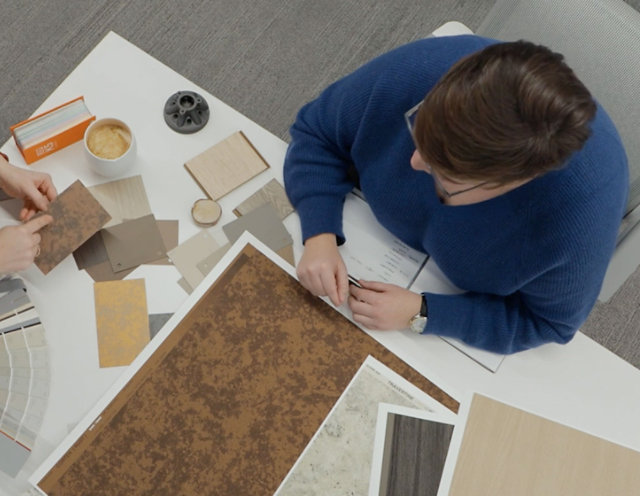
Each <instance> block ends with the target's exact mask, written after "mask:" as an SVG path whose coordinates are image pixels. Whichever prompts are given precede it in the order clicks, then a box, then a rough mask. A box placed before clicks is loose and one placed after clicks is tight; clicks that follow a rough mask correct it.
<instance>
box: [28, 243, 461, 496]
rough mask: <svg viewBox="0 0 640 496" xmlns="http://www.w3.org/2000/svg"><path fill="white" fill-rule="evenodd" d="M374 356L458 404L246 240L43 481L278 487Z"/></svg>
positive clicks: (216, 489) (53, 486) (64, 487)
mask: <svg viewBox="0 0 640 496" xmlns="http://www.w3.org/2000/svg"><path fill="white" fill-rule="evenodd" d="M367 355H372V356H374V357H375V358H377V359H378V360H380V361H381V362H383V363H385V364H386V365H387V366H389V367H390V368H392V369H393V370H395V371H396V372H398V373H399V374H401V375H402V376H404V377H405V378H407V379H408V380H409V381H411V382H412V383H413V384H415V385H416V386H417V387H419V388H421V389H423V390H424V391H427V392H428V393H429V394H431V395H432V396H433V397H435V398H436V399H438V400H439V401H441V402H442V403H443V404H445V405H447V406H448V407H449V408H451V409H452V410H457V407H458V404H457V403H456V402H455V400H453V399H452V398H450V397H449V396H447V395H446V394H445V393H444V392H443V391H442V390H440V389H438V388H437V387H436V386H434V385H433V384H432V383H431V382H429V381H428V380H427V379H425V378H424V377H422V376H421V375H420V374H418V373H417V372H416V371H415V370H413V369H411V368H410V367H409V366H408V365H407V364H405V363H404V362H403V361H401V360H400V359H399V358H398V357H396V356H395V355H393V354H392V353H391V352H390V351H388V350H387V349H385V348H384V347H382V346H381V345H380V344H379V343H377V342H376V341H375V340H374V339H372V338H370V337H369V336H368V335H367V334H366V333H364V332H363V331H361V330H360V329H359V328H358V327H356V326H355V325H353V324H352V323H350V322H349V321H348V320H347V319H345V318H344V317H343V316H342V315H340V314H339V313H337V312H336V311H335V310H334V309H333V308H331V307H330V306H329V305H327V304H325V303H324V302H323V301H321V300H320V299H318V298H315V297H313V296H311V295H310V294H309V293H308V292H307V291H306V290H305V289H304V288H302V286H300V285H299V284H298V282H297V281H295V279H293V278H292V277H290V276H289V275H288V274H287V273H286V272H284V271H283V270H282V269H280V268H279V267H278V266H277V265H276V264H274V263H273V262H272V261H271V260H269V259H268V258H267V257H265V256H264V255H262V254H261V253H260V252H258V251H257V250H256V249H255V248H253V247H251V246H247V247H246V248H245V249H244V250H243V252H242V253H241V254H240V255H239V256H238V257H237V258H236V260H235V261H234V262H232V264H231V265H230V266H229V267H228V268H227V270H226V271H225V273H224V274H223V275H222V276H220V278H218V280H217V281H216V282H215V283H214V284H213V285H212V286H211V288H209V290H208V291H207V292H206V293H205V294H204V295H203V296H202V297H201V298H200V300H199V301H197V302H196V303H195V304H194V306H193V308H192V309H191V311H190V312H189V313H188V314H187V315H186V316H185V318H184V319H183V320H182V321H181V322H180V323H179V324H177V326H176V327H175V328H174V330H173V332H172V333H171V334H170V335H169V336H168V337H167V338H166V339H165V341H164V342H163V343H162V344H161V345H160V346H159V348H158V349H157V350H156V351H155V352H154V353H153V355H152V356H151V357H150V358H149V360H148V361H147V362H146V363H145V364H144V365H143V366H142V367H141V368H140V369H139V370H138V371H137V372H136V374H135V375H134V376H133V377H132V379H131V380H130V381H129V382H128V384H127V385H126V386H125V387H124V388H123V389H122V390H121V391H120V393H119V394H118V396H116V398H115V399H114V400H113V401H112V402H111V403H110V404H109V406H108V407H107V408H106V409H105V410H104V411H103V412H102V414H101V416H100V421H99V422H97V423H96V425H95V426H94V427H93V428H92V430H88V431H87V432H85V433H84V434H83V435H82V436H81V437H80V438H79V439H78V441H77V442H76V443H75V444H74V445H73V446H72V447H71V449H70V450H69V451H68V452H67V453H66V454H65V455H64V456H63V457H62V458H61V459H60V460H59V461H58V463H57V465H55V466H54V467H53V468H52V469H51V470H50V471H49V473H48V474H47V475H46V476H45V477H44V478H43V479H42V480H41V481H40V483H39V486H40V487H41V488H42V489H43V490H44V491H45V492H47V494H50V495H51V496H58V495H78V494H91V495H93V496H99V495H113V494H127V495H157V494H194V495H195V494H197V495H201V494H223V495H249V494H250V495H252V496H255V495H271V494H272V493H273V492H274V491H275V490H276V488H277V487H278V485H279V484H280V482H281V481H282V479H283V478H284V477H285V475H286V474H287V472H288V471H289V469H290V468H291V466H292V465H293V463H294V462H295V461H296V459H297V458H298V456H299V455H300V453H301V452H302V450H303V449H304V447H305V446H306V444H307V443H308V442H309V440H310V439H311V437H312V436H313V434H314V433H315V431H316V430H317V429H318V427H319V426H320V424H321V423H322V421H323V419H324V418H325V417H326V415H327V414H328V413H329V410H330V409H331V407H332V406H333V404H334V403H335V402H336V401H337V399H338V397H339V396H340V394H341V393H342V391H343V390H344V389H345V387H346V386H347V385H348V383H349V381H350V380H351V378H352V377H353V375H354V374H355V373H356V371H357V370H358V368H359V367H360V365H361V364H362V362H363V361H364V359H365V358H366V356H367Z"/></svg>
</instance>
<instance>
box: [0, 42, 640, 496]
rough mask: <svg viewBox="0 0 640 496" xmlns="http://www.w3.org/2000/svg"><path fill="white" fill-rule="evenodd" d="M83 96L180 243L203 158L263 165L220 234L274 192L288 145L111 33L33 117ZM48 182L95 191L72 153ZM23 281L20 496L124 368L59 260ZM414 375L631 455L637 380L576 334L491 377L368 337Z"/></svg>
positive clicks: (155, 306) (420, 342)
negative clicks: (37, 319) (188, 97)
mask: <svg viewBox="0 0 640 496" xmlns="http://www.w3.org/2000/svg"><path fill="white" fill-rule="evenodd" d="M178 90H193V91H196V92H199V93H200V94H202V95H203V96H204V97H205V98H206V100H207V101H208V103H209V106H210V108H211V118H210V121H209V123H208V124H207V126H206V127H205V128H204V129H203V130H201V131H199V132H198V133H195V134H192V135H181V134H178V133H175V132H174V131H172V130H171V129H169V127H168V126H167V125H166V124H165V122H164V119H163V115H162V108H163V106H164V103H165V101H166V99H167V98H168V97H169V96H170V95H171V94H173V93H174V92H176V91H178ZM79 95H84V96H85V101H86V103H87V105H88V107H89V109H90V110H91V112H92V113H93V114H95V115H96V116H97V117H108V116H113V117H117V118H120V119H122V120H124V121H125V122H127V123H129V125H130V126H131V128H132V130H133V132H134V133H135V135H136V138H137V140H138V161H137V163H136V165H135V167H134V169H133V170H132V171H131V172H130V173H129V174H128V175H135V174H142V176H143V180H144V184H145V187H146V190H147V193H148V196H149V200H150V204H151V208H152V211H153V213H154V214H155V216H156V218H157V219H178V220H179V222H180V233H179V234H180V242H182V241H184V240H186V239H187V238H188V237H190V236H192V235H193V234H195V233H196V232H198V230H199V229H200V228H199V227H197V226H196V225H195V223H194V222H193V221H192V219H191V217H190V208H191V205H192V204H193V202H194V201H195V200H196V199H197V198H201V197H204V194H203V193H202V191H201V190H200V188H199V186H198V185H197V184H196V183H195V181H193V179H192V178H191V176H190V175H189V174H188V173H187V172H186V170H185V169H184V167H183V164H184V162H185V161H186V160H187V159H189V158H191V157H192V156H194V155H196V154H197V153H199V152H200V151H202V150H204V149H205V148H207V147H209V146H211V145H212V144H214V143H216V142H218V141H220V140H221V139H223V138H225V137H227V136H228V135H230V134H231V133H233V132H234V131H237V130H239V129H240V130H242V131H243V132H244V133H245V134H246V135H247V136H248V138H249V139H250V140H251V141H252V142H253V144H254V145H255V146H256V148H257V149H258V150H259V151H260V153H261V154H262V155H263V156H264V157H265V159H266V160H267V162H268V163H269V164H270V165H271V170H270V171H268V172H267V173H263V174H261V175H259V176H257V177H256V178H254V179H253V180H251V181H250V182H248V183H246V184H245V185H243V186H242V187H240V188H238V189H237V190H235V191H234V192H233V193H231V194H229V195H228V196H226V197H224V198H223V199H222V200H221V201H220V204H221V207H222V210H223V215H222V218H221V220H220V222H219V223H218V225H217V226H216V227H213V228H211V232H212V233H213V234H214V236H215V237H218V238H219V239H221V240H222V239H223V238H221V236H222V233H221V227H219V226H222V225H224V224H225V223H227V222H229V221H231V220H233V219H235V216H234V215H233V213H232V209H233V208H235V207H236V206H237V205H238V204H239V203H240V202H241V201H242V200H243V199H245V198H246V197H248V196H249V195H250V194H251V193H253V192H254V191H256V190H257V189H259V188H260V187H261V186H262V185H264V184H266V182H268V181H269V180H270V179H271V178H272V177H276V178H277V179H279V180H282V163H283V159H284V155H285V151H286V143H284V142H283V141H281V140H280V139H278V138H276V137H275V136H273V135H272V134H270V133H269V132H267V131H266V130H265V129H263V128H261V127H260V126H258V125H257V124H255V123H253V122H251V121H250V120H249V119H247V118H246V117H244V116H242V115H241V114H239V113H238V112H236V111H234V110H233V109H232V108H230V107H229V106H227V105H225V104H224V103H223V102H221V101H219V100H217V99H216V98H215V97H214V96H212V95H210V94H208V93H207V92H206V91H204V90H202V89H201V88H198V87H197V86H195V85H194V84H192V83H190V82H189V81H187V80H186V79H185V78H183V77H182V76H180V75H179V74H177V73H175V72H174V71H172V70H171V69H169V68H168V67H166V66H164V65H162V64H161V63H159V62H158V61H156V60H155V59H153V58H152V57H150V56H148V55H147V54H145V53H144V52H142V51H141V50H139V49H138V48H136V47H135V46H133V45H131V44H130V43H128V42H127V41H125V40H123V39H122V38H120V37H119V36H118V35H116V34H114V33H110V34H109V35H107V36H106V37H105V39H104V40H103V41H102V42H101V43H100V44H98V46H97V47H96V48H95V49H94V50H93V51H92V52H91V53H90V54H89V55H88V56H87V58H86V59H85V60H84V61H83V62H82V63H81V64H80V65H79V66H78V67H77V68H76V69H75V70H74V71H73V72H72V73H71V75H69V77H68V78H67V79H66V80H65V81H64V82H63V83H62V84H61V85H60V86H59V87H58V88H57V89H56V90H55V91H54V92H53V94H52V95H51V96H50V97H49V98H47V100H46V101H45V102H44V103H43V104H42V106H41V108H40V109H38V111H37V112H40V111H43V110H46V109H49V108H51V107H54V106H55V105H58V104H60V103H63V102H65V101H68V100H71V99H72V98H74V97H76V96H79ZM2 150H3V151H4V152H5V153H8V154H9V156H10V157H11V159H12V161H13V163H15V164H21V163H22V162H21V157H20V155H19V152H18V151H17V149H16V147H15V145H14V143H13V141H10V142H8V143H7V144H5V146H4V147H3V148H2ZM32 167H33V168H34V169H37V170H42V171H47V172H49V173H50V174H51V175H52V177H53V179H54V182H55V184H56V186H57V188H58V190H59V191H62V190H64V189H65V188H66V187H67V186H69V185H70V184H71V183H72V182H73V181H74V180H76V179H78V178H79V179H81V180H82V181H83V182H84V184H85V185H87V186H92V185H94V184H98V183H101V182H105V179H104V178H101V177H99V176H97V175H95V174H94V173H93V172H92V171H91V170H90V169H89V167H88V164H87V163H86V160H85V158H84V155H83V150H82V145H81V144H80V143H77V144H75V145H72V146H70V147H68V148H66V149H64V150H62V151H59V152H57V153H55V154H53V155H51V156H49V157H47V158H45V159H43V160H41V161H39V162H36V163H35V164H33V166H32ZM286 225H287V228H288V229H289V231H290V232H291V234H292V236H293V238H294V240H296V247H295V249H296V254H297V255H299V253H300V244H299V238H300V228H299V226H298V221H297V218H296V216H295V215H292V216H290V217H289V218H288V219H287V220H286ZM22 276H23V277H24V279H25V280H26V282H27V284H28V290H29V294H30V297H31V299H32V300H33V302H34V304H35V305H36V308H37V309H38V311H39V313H40V315H41V318H42V321H43V324H44V326H45V329H46V333H47V336H48V342H49V349H50V360H51V389H50V399H49V404H48V410H47V414H46V417H45V420H44V423H43V425H42V428H41V431H40V437H39V439H38V442H37V444H36V448H35V450H34V451H33V453H32V455H31V457H30V459H29V461H28V462H27V465H26V466H25V468H24V469H23V470H22V472H21V473H20V474H19V476H18V478H17V479H16V480H11V479H9V478H8V477H6V476H5V475H4V474H1V473H0V487H3V488H5V489H6V490H7V491H9V492H8V493H7V494H20V493H19V491H21V490H24V489H26V488H27V487H28V486H27V483H26V479H27V478H28V476H29V475H30V474H31V473H32V472H33V471H34V469H35V468H36V467H37V466H38V465H39V464H40V463H41V462H42V461H43V460H44V459H45V458H46V457H47V455H48V454H49V453H50V452H51V451H52V450H53V448H54V447H55V446H56V445H57V444H59V443H60V441H61V440H62V439H63V438H64V437H65V435H66V434H67V433H68V432H69V430H70V428H71V427H73V425H75V423H76V422H78V420H80V419H81V418H82V417H83V416H84V415H85V413H86V412H87V411H88V410H89V409H90V408H91V407H92V405H93V404H94V403H95V402H96V401H97V400H98V398H100V397H101V395H102V394H103V392H104V391H105V390H106V389H107V388H108V387H109V386H110V385H111V384H112V383H113V382H114V381H115V380H116V379H117V378H118V377H119V376H120V375H121V374H122V372H123V371H124V370H125V368H122V367H120V368H104V369H101V368H99V366H98V350H97V338H96V329H95V316H94V303H93V288H92V286H93V281H92V280H91V278H90V277H89V276H88V275H87V274H86V273H85V272H84V271H79V270H78V269H77V268H76V265H75V262H74V260H73V258H72V257H68V258H67V259H66V260H65V261H64V262H63V263H62V264H61V265H59V266H58V267H56V268H55V269H54V270H53V271H52V272H51V273H49V274H48V275H47V276H43V275H42V274H41V273H40V272H39V271H38V269H37V268H35V267H32V268H30V269H28V270H27V271H25V272H24V273H23V274H22ZM138 277H143V278H145V279H146V289H147V299H148V309H149V312H150V313H166V312H174V311H176V310H177V309H178V308H179V307H180V304H181V303H182V302H183V301H184V300H185V299H186V297H187V295H186V293H184V291H183V290H182V289H181V288H180V287H179V286H178V284H177V280H178V279H179V278H180V274H179V273H178V272H177V270H176V269H175V267H173V266H141V267H139V268H138V269H136V270H135V271H134V272H133V273H132V274H131V275H129V276H128V278H138ZM372 336H374V337H375V338H376V339H378V340H379V341H380V342H381V343H382V344H384V345H385V346H387V347H388V348H390V349H391V350H393V351H394V352H396V353H397V354H398V355H399V356H401V357H402V358H403V359H405V360H406V361H407V362H408V363H409V364H411V365H412V366H413V367H415V368H416V369H417V370H418V371H420V372H421V373H423V374H424V375H425V376H427V377H428V378H430V379H431V380H432V381H433V382H435V383H436V384H438V385H439V386H440V387H442V388H443V389H445V390H446V391H448V392H449V393H450V394H451V395H452V396H454V397H456V398H457V399H461V398H463V397H464V396H465V395H466V394H467V393H469V392H472V391H478V392H483V393H486V394H488V395H490V396H493V397H495V398H497V399H503V400H504V401H506V402H508V403H512V404H514V405H518V406H521V407H523V408H525V409H528V410H531V411H533V412H536V413H538V414H541V415H544V416H547V417H549V418H552V419H554V420H557V421H559V422H562V423H566V424H569V425H572V426H575V427H577V428H580V429H583V430H585V431H587V432H590V433H593V434H596V435H599V436H602V437H604V438H607V439H610V440H613V441H615V442H619V443H622V444H625V445H627V446H630V447H633V448H636V449H640V428H639V427H638V419H640V371H639V370H637V369H635V368H633V367H632V366H631V365H629V364H627V363H626V362H624V361H623V360H621V359H619V358H618V357H616V356H615V355H613V354H612V353H610V352H609V351H607V350H606V349H604V348H602V347H601V346H600V345H598V344H597V343H595V342H593V341H592V340H590V339H589V338H587V337H586V336H584V335H582V334H580V333H578V335H577V336H576V337H575V339H574V340H573V341H572V342H571V343H569V344H568V345H565V346H559V345H545V346H542V347H540V348H538V349H535V350H531V351H527V352H523V353H519V354H517V355H513V356H509V357H507V358H506V359H505V360H504V362H503V363H502V365H501V367H500V369H499V370H498V372H497V373H495V374H492V373H490V372H488V371H487V370H485V369H484V368H482V367H481V366H480V365H478V364H476V363H475V362H473V361H472V360H470V359H469V358H467V357H466V356H464V355H463V354H461V353H460V352H458V351H456V350H455V349H453V348H452V347H451V346H450V345H448V344H447V343H445V342H443V341H442V340H440V339H439V338H437V337H434V336H418V335H413V334H411V333H409V332H406V331H405V332H387V333H372Z"/></svg>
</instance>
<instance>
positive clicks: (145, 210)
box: [89, 176, 151, 227]
mask: <svg viewBox="0 0 640 496" xmlns="http://www.w3.org/2000/svg"><path fill="white" fill-rule="evenodd" d="M89 191H90V192H91V194H92V195H93V196H94V197H95V199H96V200H98V202H100V205H102V206H103V207H104V209H105V210H106V211H107V212H109V215H111V221H110V222H109V223H107V224H106V226H105V227H110V226H114V225H116V224H120V223H121V222H123V221H125V220H132V219H137V218H139V217H143V216H145V215H149V214H150V213H151V206H150V205H149V199H148V198H147V191H146V190H145V189H144V183H143V182H142V176H132V177H125V178H124V179H117V180H115V181H109V182H107V183H102V184H98V185H96V186H91V187H90V188H89Z"/></svg>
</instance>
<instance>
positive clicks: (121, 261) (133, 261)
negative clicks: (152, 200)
mask: <svg viewBox="0 0 640 496" xmlns="http://www.w3.org/2000/svg"><path fill="white" fill-rule="evenodd" d="M100 233H101V235H102V242H103V243H104V247H105V249H106V250H107V255H108V257H109V262H111V268H112V269H113V271H114V272H119V271H121V270H126V269H131V268H134V267H137V266H138V265H141V264H143V263H147V262H152V261H154V260H158V259H159V258H162V257H164V256H165V255H166V249H165V247H164V241H163V240H162V235H161V234H160V230H159V229H158V224H157V223H156V219H155V217H154V216H153V215H145V216H144V217H140V218H139V219H134V220H128V221H125V222H123V223H121V224H117V225H115V226H111V227H107V228H105V229H103V230H102V231H101V232H100Z"/></svg>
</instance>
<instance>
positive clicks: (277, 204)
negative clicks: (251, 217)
mask: <svg viewBox="0 0 640 496" xmlns="http://www.w3.org/2000/svg"><path fill="white" fill-rule="evenodd" d="M265 203H270V204H271V205H272V206H273V208H275V209H276V212H278V217H280V219H281V220H282V219H284V218H285V217H287V215H289V214H290V213H291V212H293V205H291V203H289V198H287V193H286V191H285V190H284V186H282V184H280V183H279V182H278V181H277V180H276V179H272V180H271V181H269V182H268V183H267V184H265V185H264V186H263V187H262V188H261V189H259V190H258V191H256V192H255V193H254V194H253V195H251V196H250V197H249V198H247V199H246V200H245V201H243V202H242V203H241V204H240V205H238V206H237V207H236V208H234V209H233V213H234V214H236V215H237V216H238V217H240V216H242V215H245V214H248V213H249V212H251V211H252V210H254V209H256V208H258V207H260V206H262V205H264V204H265Z"/></svg>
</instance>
